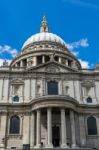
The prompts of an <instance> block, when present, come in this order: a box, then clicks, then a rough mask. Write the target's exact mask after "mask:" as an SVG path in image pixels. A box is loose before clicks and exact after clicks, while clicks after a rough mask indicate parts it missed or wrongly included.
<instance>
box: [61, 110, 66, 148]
mask: <svg viewBox="0 0 99 150" xmlns="http://www.w3.org/2000/svg"><path fill="white" fill-rule="evenodd" d="M61 134H62V135H61V138H62V139H61V142H62V143H61V147H62V148H68V145H67V135H66V116H65V109H64V108H61Z"/></svg>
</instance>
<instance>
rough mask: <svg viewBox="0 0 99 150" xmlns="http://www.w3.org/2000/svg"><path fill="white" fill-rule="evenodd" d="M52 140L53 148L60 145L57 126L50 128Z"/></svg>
mask: <svg viewBox="0 0 99 150" xmlns="http://www.w3.org/2000/svg"><path fill="white" fill-rule="evenodd" d="M52 140H53V146H54V147H58V146H59V145H60V131H59V127H57V126H54V127H52Z"/></svg>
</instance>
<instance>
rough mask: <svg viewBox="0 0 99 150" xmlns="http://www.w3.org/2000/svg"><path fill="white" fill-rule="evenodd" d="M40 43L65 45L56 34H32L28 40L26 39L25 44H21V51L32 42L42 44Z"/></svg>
mask: <svg viewBox="0 0 99 150" xmlns="http://www.w3.org/2000/svg"><path fill="white" fill-rule="evenodd" d="M42 41H45V42H46V41H49V42H56V43H59V44H61V45H66V44H65V42H64V41H63V40H62V39H61V38H60V37H59V36H57V35H56V34H53V33H49V32H41V33H37V34H34V35H32V36H31V37H30V38H28V39H27V40H26V42H25V43H24V44H23V46H22V49H24V48H25V47H26V46H28V45H30V44H32V43H34V42H42Z"/></svg>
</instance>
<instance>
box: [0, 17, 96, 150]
mask: <svg viewBox="0 0 99 150" xmlns="http://www.w3.org/2000/svg"><path fill="white" fill-rule="evenodd" d="M45 35H46V36H45ZM38 37H39V38H38ZM50 82H51V83H52V84H53V85H54V86H55V88H57V90H56V91H54V90H55V89H53V90H51V89H49V83H50ZM56 83H57V84H56ZM52 88H53V87H52ZM48 90H50V92H52V94H51V93H50V92H49V91H48ZM98 91H99V67H98V65H97V67H96V68H95V69H93V70H87V69H86V70H83V69H82V68H81V65H80V63H79V61H78V60H77V59H76V58H75V56H74V55H73V54H71V52H70V51H69V50H68V49H67V47H66V44H65V42H64V41H63V40H62V39H61V38H60V37H58V36H56V35H55V34H52V33H49V28H48V23H47V21H46V18H45V17H44V18H43V21H42V24H41V29H40V33H39V35H36V37H35V35H34V36H33V37H32V38H29V40H27V42H25V44H24V46H23V47H22V51H21V53H20V54H19V55H18V56H17V57H16V58H15V59H14V60H13V61H12V63H11V65H10V66H7V64H6V65H3V66H2V67H1V68H0V146H1V148H2V149H11V148H13V149H14V148H16V149H22V148H23V146H26V145H27V146H30V148H31V149H32V148H33V149H35V148H38V149H40V148H45V149H46V148H47V149H48V148H52V149H54V147H60V148H67V149H68V148H71V149H72V148H73V149H76V148H77V147H79V149H80V148H99V92H98ZM54 92H56V93H54ZM49 93H50V94H49ZM13 117H16V118H17V121H18V120H19V126H14V125H15V124H14V123H15V122H16V124H17V121H16V120H14V121H12V122H11V120H12V118H13ZM88 118H89V119H90V118H91V119H93V121H94V122H93V124H94V125H93V126H91V128H90V127H88ZM89 122H90V121H89ZM11 124H12V125H11ZM89 126H90V125H89ZM13 127H14V129H13ZM17 128H19V130H17Z"/></svg>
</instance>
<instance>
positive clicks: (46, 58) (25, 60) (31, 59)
mask: <svg viewBox="0 0 99 150" xmlns="http://www.w3.org/2000/svg"><path fill="white" fill-rule="evenodd" d="M52 55H54V56H53V57H54V58H53V60H54V61H56V62H57V63H60V64H62V65H65V66H68V67H71V68H77V69H79V68H80V65H79V62H78V61H77V60H76V59H74V58H73V57H72V56H71V55H67V54H65V53H64V52H61V51H55V50H54V51H53V50H47V53H46V50H42V51H41V50H38V51H33V52H29V53H24V54H21V55H20V56H19V57H17V59H16V60H14V61H13V62H12V63H11V66H12V67H25V68H29V67H33V66H38V65H41V64H44V63H46V62H50V61H51V56H52Z"/></svg>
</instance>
